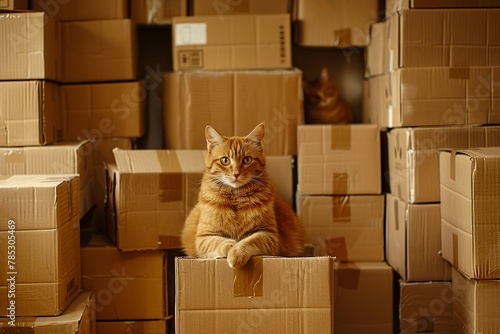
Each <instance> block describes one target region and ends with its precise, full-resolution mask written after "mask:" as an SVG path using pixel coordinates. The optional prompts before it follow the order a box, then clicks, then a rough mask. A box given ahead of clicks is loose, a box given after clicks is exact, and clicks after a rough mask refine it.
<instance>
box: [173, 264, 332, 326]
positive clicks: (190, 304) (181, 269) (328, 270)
mask: <svg viewBox="0 0 500 334" xmlns="http://www.w3.org/2000/svg"><path fill="white" fill-rule="evenodd" d="M333 270H334V259H333V258H329V257H310V258H282V257H253V258H252V259H251V260H250V262H249V263H248V265H246V266H245V267H244V268H242V269H238V270H233V269H232V268H231V267H229V266H228V264H227V261H226V259H195V258H176V260H175V273H176V311H175V319H176V333H198V332H203V333H216V332H217V333H236V332H243V331H244V332H252V331H256V332H259V333H293V332H301V333H332V332H333V325H334V320H333V315H334V312H333V310H334V286H335V279H334V276H333V275H334V273H333ZM200 277H213V278H214V279H213V280H200ZM304 291H307V293H306V294H304ZM249 297H250V298H249ZM335 311H336V310H335Z"/></svg>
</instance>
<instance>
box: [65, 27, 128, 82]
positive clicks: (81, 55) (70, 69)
mask: <svg viewBox="0 0 500 334" xmlns="http://www.w3.org/2000/svg"><path fill="white" fill-rule="evenodd" d="M135 28H136V27H135V24H134V23H133V21H132V20H130V19H116V20H90V21H69V22H63V23H61V36H62V57H63V58H62V71H63V72H62V78H61V82H63V83H83V82H103V81H127V80H136V79H137V55H136V52H137V50H136V29H135Z"/></svg>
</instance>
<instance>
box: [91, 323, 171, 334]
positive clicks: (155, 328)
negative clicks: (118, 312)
mask: <svg viewBox="0 0 500 334" xmlns="http://www.w3.org/2000/svg"><path fill="white" fill-rule="evenodd" d="M166 322H167V321H166V320H128V321H127V320H125V321H97V323H96V328H97V331H96V334H125V333H134V334H165V333H167V324H166Z"/></svg>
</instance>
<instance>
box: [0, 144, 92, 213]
mask: <svg viewBox="0 0 500 334" xmlns="http://www.w3.org/2000/svg"><path fill="white" fill-rule="evenodd" d="M93 168H94V163H93V152H92V144H91V143H90V141H88V140H84V141H82V142H58V143H55V144H53V145H47V146H33V147H31V146H26V147H17V148H0V175H15V174H20V175H24V174H78V175H79V179H80V194H79V197H80V198H79V204H80V210H79V211H80V218H81V217H83V215H85V213H87V212H88V211H89V210H90V209H91V208H92V207H93V206H94V204H95V199H94V197H93V192H94V182H95V180H94V169H93ZM77 203H78V202H77Z"/></svg>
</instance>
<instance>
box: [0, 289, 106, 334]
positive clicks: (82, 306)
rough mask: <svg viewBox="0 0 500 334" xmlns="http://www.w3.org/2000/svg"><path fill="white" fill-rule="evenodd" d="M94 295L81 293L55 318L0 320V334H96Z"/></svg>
mask: <svg viewBox="0 0 500 334" xmlns="http://www.w3.org/2000/svg"><path fill="white" fill-rule="evenodd" d="M94 306H95V295H94V294H93V293H92V292H88V291H86V292H82V293H81V294H80V295H78V297H77V298H76V299H75V300H74V301H73V303H71V305H70V306H69V307H68V309H67V310H66V311H65V312H64V313H63V314H61V315H60V316H56V317H30V318H25V317H16V318H15V320H14V321H13V324H14V326H15V327H13V326H12V325H11V323H10V321H11V320H10V319H9V318H0V332H2V333H35V334H54V333H57V334H96V333H97V332H96V321H95V317H94Z"/></svg>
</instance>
